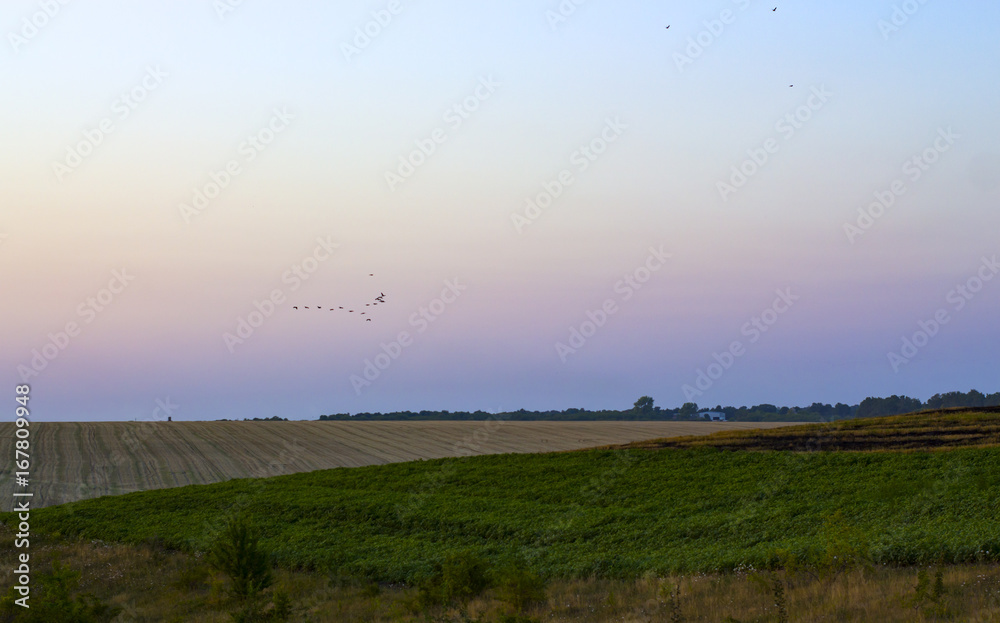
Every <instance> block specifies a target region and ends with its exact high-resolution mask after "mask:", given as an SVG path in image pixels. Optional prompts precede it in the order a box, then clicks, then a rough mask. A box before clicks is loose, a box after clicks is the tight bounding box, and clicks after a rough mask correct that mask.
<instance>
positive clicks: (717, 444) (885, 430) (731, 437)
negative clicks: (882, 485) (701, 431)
mask: <svg viewBox="0 0 1000 623" xmlns="http://www.w3.org/2000/svg"><path fill="white" fill-rule="evenodd" d="M992 446H1000V407H976V408H965V407H959V408H953V409H940V410H936V411H920V412H917V413H908V414H905V415H894V416H889V417H879V418H868V419H861V420H841V421H838V422H833V423H829V424H804V425H801V426H796V427H794V428H785V429H781V430H756V431H750V430H730V431H722V432H719V433H715V434H712V435H703V436H698V437H695V436H686V437H675V438H672V439H650V440H645V441H638V442H631V443H628V444H624V445H622V446H620V447H623V448H643V449H648V450H656V449H668V448H672V449H693V448H718V449H720V450H792V451H798V452H810V451H830V452H833V451H841V452H843V451H917V450H923V451H926V450H951V449H954V448H969V447H992Z"/></svg>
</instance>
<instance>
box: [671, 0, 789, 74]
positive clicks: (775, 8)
mask: <svg viewBox="0 0 1000 623" xmlns="http://www.w3.org/2000/svg"><path fill="white" fill-rule="evenodd" d="M777 10H778V7H774V8H773V9H771V12H772V13H774V12H775V11H777ZM667 30H670V24H667ZM788 86H789V87H794V86H795V85H794V84H790V85H788Z"/></svg>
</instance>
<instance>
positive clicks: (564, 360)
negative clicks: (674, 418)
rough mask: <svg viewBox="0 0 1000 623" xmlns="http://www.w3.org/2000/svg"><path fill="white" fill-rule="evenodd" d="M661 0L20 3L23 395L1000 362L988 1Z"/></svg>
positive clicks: (398, 404)
mask: <svg viewBox="0 0 1000 623" xmlns="http://www.w3.org/2000/svg"><path fill="white" fill-rule="evenodd" d="M570 4H571V3H563V6H570ZM671 4H672V5H675V6H664V5H662V3H654V2H648V1H627V2H618V3H609V2H596V1H592V2H585V3H583V4H582V5H580V6H578V7H576V9H575V10H574V11H573V12H572V13H570V12H568V11H566V13H568V14H566V15H563V14H560V8H559V7H560V6H561V5H560V3H559V2H558V1H557V0H552V1H550V2H544V1H543V2H527V1H522V0H515V1H513V2H503V3H501V2H487V3H468V4H463V5H459V6H455V3H445V2H433V1H422V2H413V3H410V2H407V1H405V0H398V2H396V1H394V2H389V1H382V2H363V3H353V4H352V3H348V4H346V5H344V4H337V5H336V6H331V5H330V4H329V3H321V2H299V3H296V4H295V7H294V8H291V7H289V6H288V5H285V4H280V3H265V2H244V3H241V4H239V6H237V7H229V8H231V9H232V10H227V9H225V8H220V7H228V6H229V4H228V3H227V0H219V2H212V1H209V0H186V1H179V2H173V3H169V4H167V3H161V4H158V5H156V6H149V5H148V4H143V5H136V4H127V3H121V2H110V1H104V2H92V3H85V4H84V3H70V4H67V5H66V6H62V5H59V8H58V11H55V12H53V13H52V15H47V14H45V13H44V11H43V9H42V8H40V6H41V5H39V4H38V3H37V2H22V1H12V2H7V3H5V4H4V7H3V10H2V11H0V29H2V30H4V31H6V33H7V37H6V42H7V43H6V48H5V51H4V52H2V54H4V55H5V56H6V58H5V59H4V62H3V63H0V80H2V81H3V84H4V85H5V88H6V92H7V93H8V97H5V98H3V100H2V102H0V106H2V108H3V113H4V115H3V118H4V119H5V120H6V122H5V123H4V124H3V125H2V126H0V127H2V136H0V139H2V141H3V145H4V149H3V150H2V151H0V196H2V197H3V200H2V206H3V207H2V209H0V284H2V287H3V293H4V296H3V297H2V298H0V318H2V319H3V322H2V324H0V344H2V345H3V348H2V350H0V357H2V366H0V369H3V370H5V371H6V373H5V374H6V375H7V376H5V377H4V378H6V379H7V380H6V387H8V390H7V391H9V392H10V394H11V395H12V396H13V392H14V386H15V385H16V384H17V383H20V382H23V381H27V382H29V383H30V384H31V386H32V401H33V402H32V405H33V408H32V416H33V417H34V418H36V419H38V420H120V419H155V418H160V417H162V416H164V415H165V414H166V413H168V412H169V413H170V414H171V416H172V417H173V418H174V419H175V420H185V419H187V420H195V419H218V418H224V417H225V418H234V417H240V418H242V417H270V416H272V415H280V416H282V417H288V418H291V419H315V418H316V417H318V416H319V415H320V414H324V413H341V412H352V413H354V412H360V411H391V410H421V409H449V410H476V409H483V410H487V411H496V410H516V409H519V408H527V409H532V410H534V409H562V408H567V407H585V408H590V409H598V408H626V407H628V406H631V404H632V403H633V402H634V401H635V399H636V398H638V397H639V396H640V395H644V394H647V395H651V396H653V397H654V399H655V400H656V402H657V404H660V405H662V406H666V407H674V406H678V405H680V404H681V403H683V402H685V401H688V400H693V401H695V402H697V403H699V404H700V405H702V406H714V405H716V404H720V403H721V404H723V405H727V404H732V405H743V404H747V405H750V404H756V403H760V402H769V403H775V404H779V405H807V404H809V403H811V402H813V401H822V402H838V401H843V402H849V403H852V404H853V403H857V402H859V401H860V400H862V399H864V398H865V397H867V396H885V395H889V394H901V393H905V394H908V395H911V396H915V397H918V398H921V399H927V398H928V397H929V396H930V395H932V394H934V393H937V392H945V391H952V390H963V391H965V390H968V389H970V388H977V389H980V390H982V391H987V392H992V391H997V390H998V389H1000V384H998V380H997V379H998V374H997V372H998V364H997V358H996V345H997V344H998V343H1000V323H997V321H996V318H997V310H998V309H1000V279H996V278H995V275H996V273H997V272H998V271H1000V266H997V264H996V260H995V258H997V257H998V256H1000V242H998V238H997V232H998V231H1000V211H998V209H997V205H998V200H1000V117H998V116H997V114H996V110H997V109H998V106H1000V85H998V83H997V81H996V72H995V68H996V66H997V65H998V60H1000V58H998V57H1000V43H998V41H997V38H996V37H995V32H994V30H995V28H994V27H993V26H994V25H995V24H996V23H997V19H998V18H1000V7H998V6H997V5H994V4H988V3H973V4H972V5H969V4H968V3H967V4H964V5H962V6H961V7H958V6H955V7H953V6H952V5H948V4H943V3H925V4H919V3H916V2H913V3H907V2H903V3H900V2H895V3H894V2H874V3H872V2H861V1H860V0H849V1H848V2H844V3H839V4H837V5H830V6H826V7H813V6H801V5H781V6H780V7H779V8H778V10H777V11H772V10H771V9H772V8H773V5H763V4H758V3H756V2H752V1H750V0H737V1H732V0H724V1H716V2H708V3H704V2H700V3H694V2H688V3H671ZM904 9H906V10H907V11H909V13H907V12H905V11H904ZM668 24H669V25H670V28H669V29H667V28H666V26H667V25H668ZM366 32H367V34H366ZM790 85H794V86H790ZM369 275H374V276H369ZM380 293H385V295H386V296H385V298H384V299H383V300H384V301H385V302H384V303H380V304H379V305H373V303H374V302H375V297H378V296H379V295H380ZM366 304H367V307H366ZM293 306H297V307H299V309H298V310H295V309H293ZM305 306H308V307H310V309H309V310H306V309H304V308H305ZM317 306H321V307H322V308H323V309H322V310H318V309H316V307H317ZM340 306H344V307H345V308H346V309H345V310H340V309H339V307H340ZM330 307H334V308H336V309H334V310H333V311H330V310H329V308H330ZM348 309H354V310H355V311H354V312H353V313H351V312H348V311H347V310H348ZM362 311H364V312H365V315H364V316H362V315H361V312H362ZM369 318H370V319H371V322H368V321H367V319H369ZM251 325H254V326H251Z"/></svg>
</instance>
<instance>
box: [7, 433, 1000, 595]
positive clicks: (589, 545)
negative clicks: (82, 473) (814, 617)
mask: <svg viewBox="0 0 1000 623" xmlns="http://www.w3.org/2000/svg"><path fill="white" fill-rule="evenodd" d="M911 417H914V418H923V420H924V424H927V423H928V422H931V421H932V420H933V418H934V417H938V418H943V416H911ZM995 417H997V416H995V415H991V416H989V417H988V418H987V420H988V419H989V418H995ZM886 421H887V420H869V421H867V422H868V423H867V424H866V423H865V422H854V423H853V424H852V427H853V428H852V431H853V433H852V434H858V433H859V432H860V431H862V430H863V429H864V427H865V426H866V425H867V426H869V427H871V428H872V430H875V429H876V428H877V427H879V426H880V425H882V424H884V423H885V422H886ZM938 421H939V429H938V433H939V435H940V436H946V435H948V434H949V432H948V429H949V427H955V426H959V425H961V422H951V423H949V420H947V418H944V419H940V420H938ZM911 423H913V424H916V423H917V420H913V421H912V422H911ZM936 445H940V444H935V443H933V441H932V442H931V443H929V446H936ZM998 465H1000V448H995V447H972V448H962V449H953V450H949V451H935V452H924V451H916V450H913V449H912V448H910V451H907V452H885V451H874V452H793V451H761V452H729V451H721V450H718V449H715V448H711V447H709V448H699V449H667V450H662V449H646V448H635V449H628V450H610V449H598V450H586V451H576V452H561V453H548V454H521V455H514V454H505V455H492V456H476V457H467V458H453V459H439V460H428V461H416V462H409V463H397V464H389V465H380V466H371V467H359V468H356V469H337V470H325V471H316V472H311V473H301V474H294V475H288V476H279V477H274V478H268V479H256V480H249V479H248V480H232V481H229V482H224V483H218V484H212V485H205V486H186V487H179V488H174V489H165V490H157V491H145V492H140V493H132V494H128V495H122V496H115V497H105V498H100V499H93V500H84V501H80V502H76V503H72V504H65V505H61V506H56V507H50V508H44V509H40V510H38V511H34V512H33V514H32V528H33V530H40V531H43V532H46V533H55V532H58V533H59V534H61V535H64V536H79V537H84V538H87V539H101V540H104V541H122V542H129V543H140V542H149V541H152V542H160V543H165V544H167V545H169V546H172V547H176V548H180V549H189V550H190V549H203V548H205V547H206V545H207V544H208V543H209V542H210V540H211V539H213V538H214V537H215V536H216V534H217V533H218V529H219V527H220V526H221V524H222V521H223V520H224V519H225V518H226V517H228V516H230V515H231V514H232V513H234V512H237V511H240V510H242V511H245V512H246V513H248V514H249V515H250V517H251V518H252V520H253V521H254V522H255V523H257V524H258V525H259V526H260V527H261V528H262V531H263V535H264V537H263V544H264V545H265V547H266V548H267V549H268V550H270V551H271V552H273V553H274V555H275V556H276V559H277V561H278V562H279V563H280V564H282V565H284V566H288V567H293V568H315V569H321V570H325V571H331V572H337V573H341V574H345V575H351V576H355V577H367V578H371V579H377V580H383V581H413V580H414V579H416V578H419V577H420V576H422V575H424V574H426V573H428V572H429V570H430V569H431V567H432V565H433V564H434V563H435V562H437V561H440V560H441V559H442V558H443V557H444V556H445V555H446V554H448V553H450V552H458V551H463V550H470V551H472V552H475V553H478V554H480V555H482V556H484V557H488V558H489V559H491V560H503V559H508V558H514V557H519V558H521V559H523V560H526V561H528V564H530V565H531V566H532V567H533V568H535V569H536V570H538V571H540V572H542V573H544V574H546V575H548V576H550V577H567V578H570V577H589V576H595V575H596V576H606V577H618V578H627V577H633V576H637V575H641V574H643V573H645V572H648V571H653V572H658V573H663V572H696V571H710V570H726V569H734V568H739V567H745V566H753V567H765V566H772V565H775V564H777V563H779V562H781V561H788V560H805V561H808V560H816V559H819V558H822V557H823V556H824V555H826V556H829V555H833V556H837V555H842V556H849V555H850V556H854V555H857V556H863V557H864V558H865V559H867V560H870V561H872V562H875V563H885V564H911V563H919V562H968V561H995V560H997V559H998V552H1000V495H998V494H997V492H998V491H1000V470H998V469H997V466H998ZM4 520H5V521H6V522H7V523H8V524H9V523H10V521H12V516H11V515H9V514H7V515H5V516H4Z"/></svg>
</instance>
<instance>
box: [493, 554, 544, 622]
mask: <svg viewBox="0 0 1000 623" xmlns="http://www.w3.org/2000/svg"><path fill="white" fill-rule="evenodd" d="M494 584H495V585H496V587H497V596H498V597H499V598H500V601H502V602H504V603H506V604H509V605H510V606H512V607H513V608H514V610H515V611H516V612H522V611H523V610H524V609H525V608H526V607H528V606H529V605H531V604H533V603H538V602H541V601H544V600H545V586H546V581H545V578H543V577H542V576H541V575H539V574H537V573H535V572H533V571H531V570H530V569H528V568H527V565H526V564H525V563H524V562H523V561H518V562H512V563H510V564H508V565H506V566H504V567H502V568H501V569H500V570H499V571H498V572H497V573H496V574H495V580H494Z"/></svg>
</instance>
